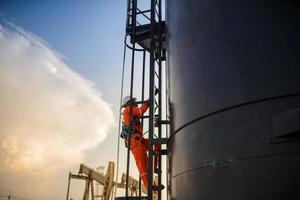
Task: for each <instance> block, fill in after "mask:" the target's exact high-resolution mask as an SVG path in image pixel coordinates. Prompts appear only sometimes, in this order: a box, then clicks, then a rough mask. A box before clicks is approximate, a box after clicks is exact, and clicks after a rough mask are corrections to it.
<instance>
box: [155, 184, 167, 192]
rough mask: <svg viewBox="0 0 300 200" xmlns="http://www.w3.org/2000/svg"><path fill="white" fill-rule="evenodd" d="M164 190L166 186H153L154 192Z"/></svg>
mask: <svg viewBox="0 0 300 200" xmlns="http://www.w3.org/2000/svg"><path fill="white" fill-rule="evenodd" d="M163 189H165V186H164V185H153V190H154V191H162V190H163Z"/></svg>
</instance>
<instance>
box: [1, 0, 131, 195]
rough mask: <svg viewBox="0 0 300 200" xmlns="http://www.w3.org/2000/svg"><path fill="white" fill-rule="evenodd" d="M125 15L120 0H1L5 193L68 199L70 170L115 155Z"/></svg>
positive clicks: (75, 190)
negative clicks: (67, 190)
mask: <svg viewBox="0 0 300 200" xmlns="http://www.w3.org/2000/svg"><path fill="white" fill-rule="evenodd" d="M125 16H126V1H123V0H89V1H82V0H72V1H71V0H64V1H50V0H49V1H47V0H44V1H38V0H36V1H33V0H26V1H21V0H13V1H11V0H1V1H0V87H1V89H0V180H1V181H0V196H1V195H7V194H9V193H12V194H13V195H15V196H19V197H23V198H26V199H32V200H36V199H44V200H50V199H52V200H53V199H64V198H65V195H66V189H67V177H68V173H69V171H72V172H73V173H77V172H78V169H79V164H80V163H86V164H87V165H88V166H91V167H94V168H95V167H97V166H99V165H103V166H107V164H108V161H110V160H112V161H116V147H117V133H118V132H117V131H118V113H119V101H120V84H121V69H122V59H123V58H122V57H123V40H124V34H125V20H126V17H125ZM127 72H128V70H127V71H126V73H127ZM125 83H126V84H125V85H126V86H125V87H126V88H127V90H125V93H128V84H127V83H128V78H127V79H126V80H125ZM121 145H122V143H121ZM131 161H132V160H131ZM132 162H133V161H132ZM120 163H121V166H120V168H121V169H124V166H125V148H124V147H123V146H121V161H120ZM133 166H134V165H133ZM122 171H124V170H121V172H120V173H122ZM132 173H133V174H136V169H135V168H134V167H133V169H132ZM75 182H76V181H75ZM77 182H78V183H77ZM77 182H76V183H74V184H73V183H72V186H71V196H72V197H73V198H74V199H80V196H81V195H82V191H83V185H82V183H79V182H80V181H77Z"/></svg>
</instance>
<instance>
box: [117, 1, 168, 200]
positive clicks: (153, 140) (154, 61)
mask: <svg viewBox="0 0 300 200" xmlns="http://www.w3.org/2000/svg"><path fill="white" fill-rule="evenodd" d="M143 3H145V2H143ZM148 3H149V7H148V9H140V8H139V4H138V0H129V1H128V8H127V23H126V38H129V40H130V43H127V40H125V44H126V47H127V48H128V49H130V50H131V53H132V54H131V77H130V78H131V83H130V96H131V97H132V96H133V80H134V67H135V60H136V57H135V54H136V53H137V52H142V53H143V65H142V72H143V73H142V83H141V86H142V89H141V90H142V91H141V92H142V101H140V102H138V103H143V102H144V100H145V99H144V98H145V75H146V74H145V70H146V67H147V66H146V61H145V60H146V57H147V55H149V66H148V67H149V100H148V103H149V116H143V121H144V120H145V119H148V122H149V129H148V139H149V149H148V156H149V160H148V183H149V186H148V188H147V191H148V192H147V197H141V196H140V197H137V198H139V199H145V198H147V199H149V200H152V199H153V196H154V192H155V196H157V199H158V200H160V199H161V191H160V190H159V189H158V186H159V185H161V182H162V177H161V172H162V163H161V157H162V155H167V150H166V149H163V150H161V152H160V153H159V159H158V160H159V163H158V169H155V170H154V169H153V159H154V150H153V148H154V145H155V144H166V143H167V139H166V135H164V136H163V134H162V126H163V125H166V124H168V121H167V120H166V119H165V120H162V80H163V76H162V67H163V62H164V61H165V52H166V51H165V37H166V34H165V22H164V21H163V17H162V0H151V1H149V2H148ZM155 90H156V91H158V95H157V96H155ZM132 106H133V105H132V102H131V107H132ZM129 130H130V129H129ZM128 143H129V144H128V146H130V136H129V140H128ZM129 163H130V149H129V148H128V151H127V169H126V174H127V175H128V176H127V178H126V185H128V182H129V178H128V177H129V174H130V172H129V168H130V166H129ZM154 171H155V172H156V173H157V183H156V185H153V182H154ZM140 182H141V181H140ZM140 187H141V186H140ZM140 191H141V190H140ZM139 195H141V193H140V194H139ZM124 198H125V199H132V197H129V193H128V188H126V192H125V197H118V198H116V199H124Z"/></svg>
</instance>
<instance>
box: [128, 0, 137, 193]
mask: <svg viewBox="0 0 300 200" xmlns="http://www.w3.org/2000/svg"><path fill="white" fill-rule="evenodd" d="M136 4H137V0H132V35H133V36H132V39H133V45H132V57H131V80H130V112H129V113H130V116H131V115H132V106H133V101H132V96H133V80H134V58H135V26H136V6H137V5H136ZM129 130H131V122H130V124H129ZM130 143H131V131H129V136H128V138H127V145H128V146H127V166H126V189H125V196H126V197H128V182H129V168H130Z"/></svg>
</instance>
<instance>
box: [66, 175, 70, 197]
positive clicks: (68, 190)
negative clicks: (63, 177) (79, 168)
mask: <svg viewBox="0 0 300 200" xmlns="http://www.w3.org/2000/svg"><path fill="white" fill-rule="evenodd" d="M70 184H71V172H69V180H68V189H67V198H66V200H69V193H70Z"/></svg>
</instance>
